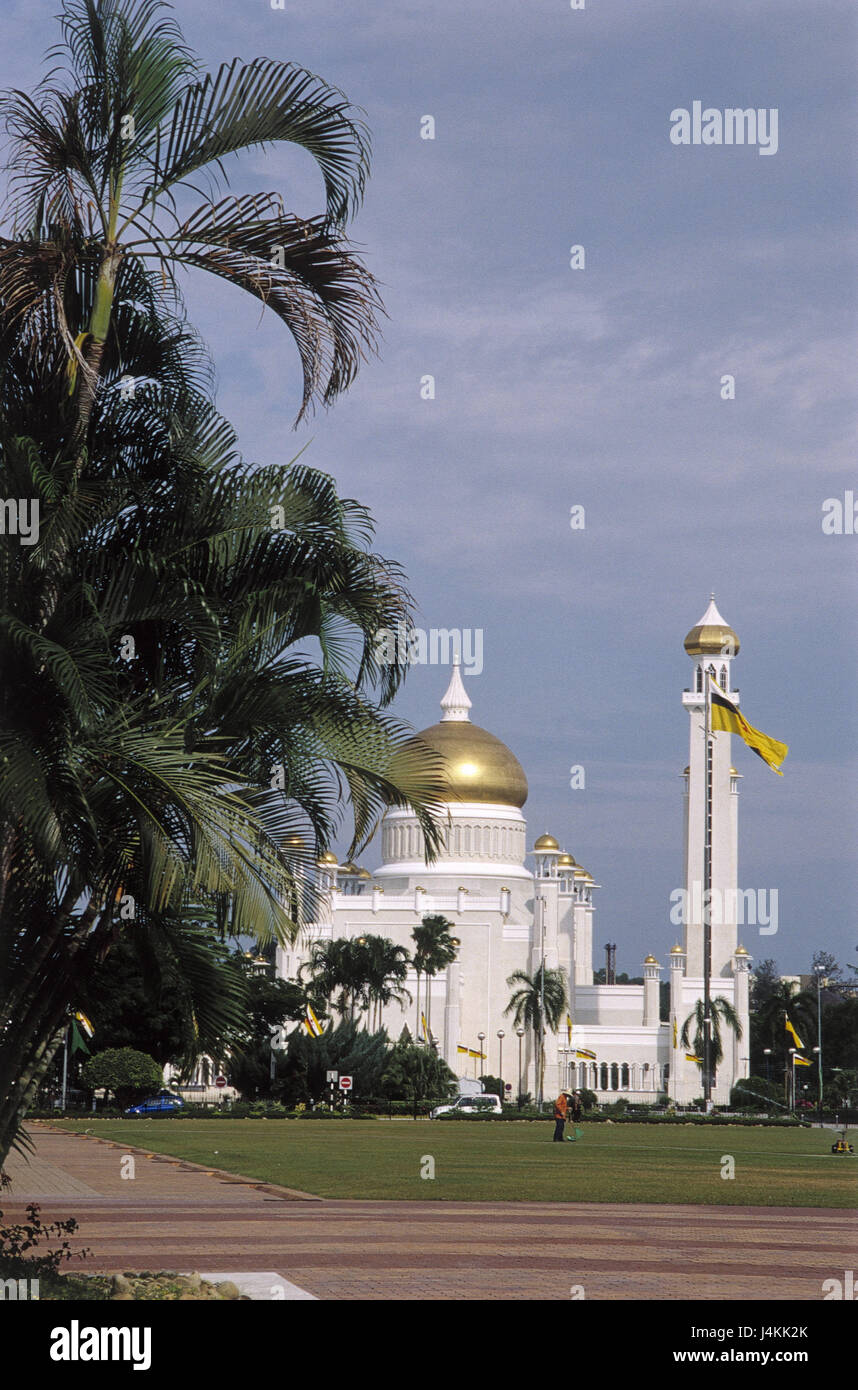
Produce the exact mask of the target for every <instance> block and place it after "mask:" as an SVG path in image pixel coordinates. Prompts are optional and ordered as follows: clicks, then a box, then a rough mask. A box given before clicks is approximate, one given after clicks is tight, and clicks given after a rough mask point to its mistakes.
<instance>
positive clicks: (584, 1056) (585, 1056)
mask: <svg viewBox="0 0 858 1390" xmlns="http://www.w3.org/2000/svg"><path fill="white" fill-rule="evenodd" d="M575 1056H576V1057H580V1058H581V1061H582V1062H595V1060H596V1054H595V1052H591V1051H590V1049H589V1047H579V1048H578V1049H577V1051H576V1053H575Z"/></svg>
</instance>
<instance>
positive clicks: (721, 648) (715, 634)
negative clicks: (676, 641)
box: [684, 594, 739, 656]
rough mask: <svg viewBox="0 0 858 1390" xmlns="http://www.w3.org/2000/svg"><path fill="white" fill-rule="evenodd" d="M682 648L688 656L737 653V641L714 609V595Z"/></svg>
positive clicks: (728, 626) (731, 630) (728, 625)
mask: <svg viewBox="0 0 858 1390" xmlns="http://www.w3.org/2000/svg"><path fill="white" fill-rule="evenodd" d="M684 646H685V650H686V651H687V652H688V655H689V656H708V655H709V654H710V653H712V654H713V655H716V656H721V655H729V656H735V655H736V653H737V652H738V650H739V639H738V637H737V636H736V633H735V632H734V631H733V629H732V628H731V626H730V624H729V623H725V621H724V619H723V618H722V617H721V614H720V613H719V612H718V609H717V608H716V607H715V595H714V594H713V595H712V597H711V598H710V600H709V607H708V608H707V609H706V612H705V613H704V614H703V617H702V618H701V619H700V622H699V623H697V625H696V626H695V627H693V628H692V629H691V631H690V632H689V634H688V636H687V637H686V639H685V643H684Z"/></svg>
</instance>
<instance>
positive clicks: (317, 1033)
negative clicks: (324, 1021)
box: [304, 1004, 322, 1038]
mask: <svg viewBox="0 0 858 1390" xmlns="http://www.w3.org/2000/svg"><path fill="white" fill-rule="evenodd" d="M304 1026H305V1028H306V1029H307V1032H308V1033H309V1034H310V1036H311V1037H313V1038H320V1037H321V1036H322V1025H321V1023H320V1022H319V1020H318V1019H317V1018H316V1015H315V1013H314V1011H313V1005H312V1004H308V1005H307V1019H306V1022H305V1024H304Z"/></svg>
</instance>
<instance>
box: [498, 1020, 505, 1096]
mask: <svg viewBox="0 0 858 1390" xmlns="http://www.w3.org/2000/svg"><path fill="white" fill-rule="evenodd" d="M503 1040H504V1031H503V1029H502V1028H499V1029H498V1076H499V1077H500V1083H501V1105H503V1099H504V1098H503Z"/></svg>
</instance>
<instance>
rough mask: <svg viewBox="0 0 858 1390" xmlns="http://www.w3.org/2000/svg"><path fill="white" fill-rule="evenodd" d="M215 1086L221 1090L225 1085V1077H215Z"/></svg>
mask: <svg viewBox="0 0 858 1390" xmlns="http://www.w3.org/2000/svg"><path fill="white" fill-rule="evenodd" d="M215 1085H216V1086H217V1087H218V1088H219V1089H221V1088H223V1087H224V1086H225V1085H226V1077H225V1076H216V1077H215Z"/></svg>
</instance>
